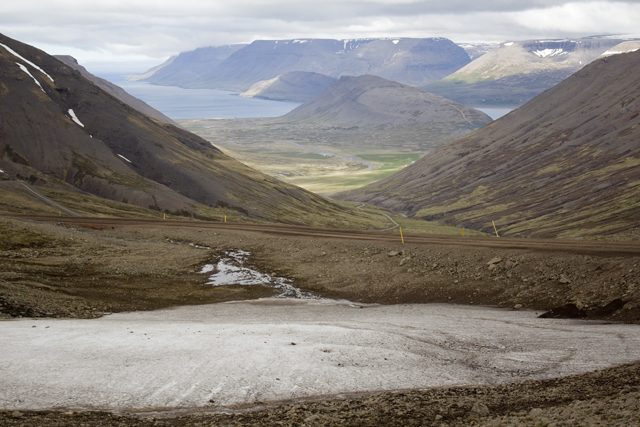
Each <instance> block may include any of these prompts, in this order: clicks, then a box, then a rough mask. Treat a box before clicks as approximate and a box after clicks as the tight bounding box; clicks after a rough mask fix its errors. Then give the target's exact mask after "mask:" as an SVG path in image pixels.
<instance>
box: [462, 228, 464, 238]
mask: <svg viewBox="0 0 640 427" xmlns="http://www.w3.org/2000/svg"><path fill="white" fill-rule="evenodd" d="M462 237H464V227H462Z"/></svg>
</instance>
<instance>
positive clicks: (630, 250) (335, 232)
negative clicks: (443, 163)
mask: <svg viewBox="0 0 640 427" xmlns="http://www.w3.org/2000/svg"><path fill="white" fill-rule="evenodd" d="M20 218H23V219H31V220H35V221H46V222H61V221H62V222H65V223H67V224H74V225H80V226H82V225H93V226H97V225H100V226H107V227H109V226H112V227H115V226H136V227H159V226H161V227H166V228H196V229H200V230H205V229H206V230H234V231H244V232H247V231H249V232H259V233H263V234H269V235H274V236H292V237H309V238H325V239H326V238H329V239H345V240H359V241H377V242H389V243H399V242H400V236H399V232H398V231H397V230H393V231H375V230H368V231H358V230H339V229H326V228H312V227H300V226H291V225H281V224H242V223H219V222H201V221H187V220H185V221H176V220H148V219H119V218H87V217H60V216H21V217H20ZM404 238H405V242H406V243H408V244H409V243H410V244H418V245H420V244H427V245H438V244H444V245H447V246H462V247H468V248H496V249H517V250H530V251H552V252H570V253H574V254H603V255H604V254H608V255H640V242H612V241H600V240H587V241H585V240H559V239H521V238H520V239H516V238H496V237H462V236H460V237H455V236H441V235H424V234H406V233H405V234H404Z"/></svg>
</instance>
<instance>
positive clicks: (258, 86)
mask: <svg viewBox="0 0 640 427" xmlns="http://www.w3.org/2000/svg"><path fill="white" fill-rule="evenodd" d="M335 81H336V79H334V78H333V77H329V76H325V75H322V74H318V73H308V72H305V71H290V72H288V73H284V74H281V75H279V76H278V77H276V78H273V79H271V80H263V81H261V82H258V83H255V84H254V85H252V86H251V87H250V88H249V90H248V91H246V92H243V93H241V94H240V96H244V97H247V98H260V99H271V100H274V101H291V102H306V101H309V100H310V99H313V98H314V97H316V96H318V95H320V94H321V93H322V92H323V91H324V90H325V89H326V88H328V87H329V86H331V85H332V84H333V83H334V82H335Z"/></svg>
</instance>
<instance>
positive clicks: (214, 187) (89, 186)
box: [0, 35, 366, 226]
mask: <svg viewBox="0 0 640 427" xmlns="http://www.w3.org/2000/svg"><path fill="white" fill-rule="evenodd" d="M0 44H1V46H0V78H1V80H0V97H2V102H1V103H0V120H1V122H0V169H1V170H2V171H4V173H6V174H7V175H8V177H9V178H11V179H28V180H29V181H30V182H31V183H32V184H41V183H42V184H44V183H45V181H46V180H42V179H40V178H39V175H40V174H45V175H46V176H47V177H50V178H52V179H55V180H58V182H60V184H61V185H62V182H64V183H66V184H68V186H73V187H75V188H76V189H78V190H80V191H83V192H86V193H91V194H94V195H97V196H100V197H103V198H108V199H111V200H115V201H119V202H120V201H126V202H128V203H130V204H133V205H137V206H141V207H144V208H153V209H156V210H162V211H165V210H166V211H170V212H178V213H184V214H186V215H197V214H198V212H202V211H203V210H207V209H211V208H210V207H216V206H218V207H225V208H230V209H235V210H236V211H238V212H242V213H243V214H244V215H246V216H249V217H252V218H257V219H266V220H271V221H279V222H293V223H300V224H311V223H318V224H325V225H329V224H332V225H336V226H345V225H346V223H347V222H348V220H349V219H350V216H349V215H348V214H345V211H344V209H342V208H341V207H339V206H337V205H335V204H333V203H330V202H328V201H326V200H325V199H322V198H320V197H318V196H316V195H314V194H312V193H309V192H307V191H305V190H302V189H300V188H298V187H294V186H292V185H288V184H286V183H283V182H280V181H278V180H276V179H274V178H271V177H269V176H267V175H264V174H261V173H259V172H257V171H255V170H252V169H250V168H248V167H247V166H245V165H243V164H241V163H239V162H237V161H235V160H233V159H231V158H230V157H228V156H226V155H224V154H223V153H222V152H220V150H218V149H217V148H215V147H213V146H212V145H211V144H209V143H208V142H207V141H205V140H203V139H201V138H200V137H198V136H196V135H193V134H191V133H189V132H187V131H184V130H182V129H179V128H176V127H175V126H171V125H168V124H162V123H159V122H157V121H155V120H153V119H151V118H150V117H148V116H146V115H144V114H142V113H140V112H138V111H137V110H135V109H133V108H131V107H129V106H128V105H126V104H124V103H123V102H121V101H120V100H118V99H116V98H114V97H113V96H111V95H109V94H108V93H106V92H104V91H103V90H102V89H100V88H99V87H98V86H96V85H95V84H93V83H91V82H89V81H88V80H86V79H85V78H83V77H82V76H81V75H80V73H79V72H78V71H75V70H73V69H72V68H70V67H68V66H66V65H64V64H63V63H62V62H60V61H58V60H57V59H55V58H53V57H51V56H49V55H47V54H46V53H44V52H42V51H40V50H37V49H35V48H33V47H31V46H28V45H25V44H22V43H20V42H17V41H15V40H12V39H10V38H8V37H5V36H3V35H0ZM351 219H353V220H354V221H355V222H354V223H353V224H350V225H354V224H356V223H358V221H360V220H359V219H358V218H351ZM364 222H366V221H364ZM360 225H361V226H362V225H363V222H362V221H360Z"/></svg>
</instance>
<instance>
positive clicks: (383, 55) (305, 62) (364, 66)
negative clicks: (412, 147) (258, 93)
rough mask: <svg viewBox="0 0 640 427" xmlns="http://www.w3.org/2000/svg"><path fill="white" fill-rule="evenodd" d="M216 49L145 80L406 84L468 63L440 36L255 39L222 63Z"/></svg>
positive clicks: (235, 86)
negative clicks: (325, 79)
mask: <svg viewBox="0 0 640 427" xmlns="http://www.w3.org/2000/svg"><path fill="white" fill-rule="evenodd" d="M216 49H219V48H202V49H196V50H195V51H192V52H186V53H182V54H180V56H178V58H177V59H175V60H174V61H173V62H171V63H170V64H168V65H167V66H165V67H163V68H161V69H160V70H159V71H157V72H155V73H153V74H152V75H151V76H149V77H147V78H145V79H144V80H145V81H148V82H151V83H155V84H162V85H173V86H181V87H190V88H215V89H228V90H238V91H246V90H248V89H249V88H250V87H251V86H252V85H253V84H255V83H257V82H260V81H264V80H271V79H274V78H276V77H277V76H280V75H282V74H284V73H286V72H289V71H306V72H313V73H319V74H324V75H327V76H330V77H334V78H338V77H341V76H343V75H363V74H373V75H376V76H380V77H384V78H386V79H389V80H394V81H398V82H401V83H405V84H409V85H415V86H418V85H425V84H427V83H430V82H434V81H436V80H439V79H441V78H443V77H445V76H447V75H449V74H451V73H453V72H454V71H456V70H458V69H460V68H461V67H463V66H465V65H467V64H468V63H469V61H470V60H469V55H467V53H466V52H465V51H464V49H463V48H461V47H460V46H458V45H456V44H455V43H453V42H452V41H450V40H448V39H444V38H428V39H409V38H399V39H355V40H329V39H324V40H321V39H303V40H257V41H254V42H253V43H251V44H249V45H248V46H245V47H242V48H241V49H239V50H237V51H236V52H234V53H233V54H231V55H230V56H228V57H227V58H226V59H224V60H223V61H221V62H220V61H219V60H218V59H217V58H214V59H211V56H212V54H211V52H215V51H216Z"/></svg>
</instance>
